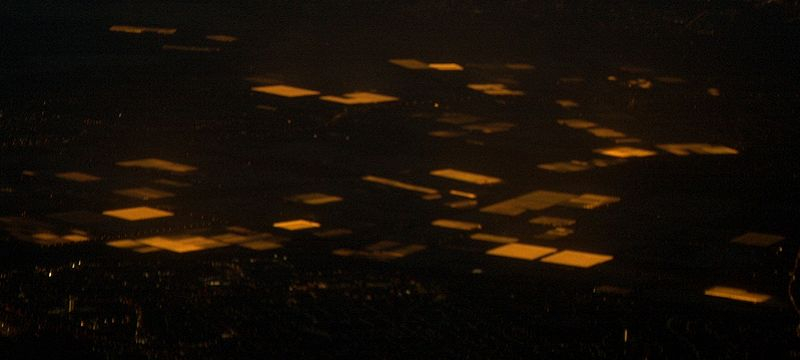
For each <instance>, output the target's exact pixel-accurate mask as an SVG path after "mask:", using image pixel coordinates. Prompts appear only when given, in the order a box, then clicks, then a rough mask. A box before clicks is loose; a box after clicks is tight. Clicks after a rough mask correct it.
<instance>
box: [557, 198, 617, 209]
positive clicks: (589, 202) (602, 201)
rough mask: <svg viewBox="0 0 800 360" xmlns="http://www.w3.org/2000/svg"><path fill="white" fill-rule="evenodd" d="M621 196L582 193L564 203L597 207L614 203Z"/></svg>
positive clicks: (582, 207) (580, 206)
mask: <svg viewBox="0 0 800 360" xmlns="http://www.w3.org/2000/svg"><path fill="white" fill-rule="evenodd" d="M619 201H620V198H618V197H616V196H606V195H598V194H582V195H581V196H578V197H576V198H572V199H569V200H568V201H566V202H564V203H563V204H562V205H565V206H571V207H577V208H581V209H596V208H598V207H601V206H603V205H608V204H613V203H615V202H619Z"/></svg>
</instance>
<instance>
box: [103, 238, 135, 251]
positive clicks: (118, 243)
mask: <svg viewBox="0 0 800 360" xmlns="http://www.w3.org/2000/svg"><path fill="white" fill-rule="evenodd" d="M106 245H108V246H111V247H115V248H120V249H130V248H135V247H140V246H142V243H140V242H138V241H135V240H130V239H125V240H115V241H109V242H107V243H106Z"/></svg>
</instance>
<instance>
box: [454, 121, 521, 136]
mask: <svg viewBox="0 0 800 360" xmlns="http://www.w3.org/2000/svg"><path fill="white" fill-rule="evenodd" d="M515 126H517V124H514V123H510V122H493V123H480V124H470V125H464V126H462V127H461V128H462V129H464V130H471V131H480V132H482V133H484V134H493V133H498V132H505V131H508V130H511V128H513V127H515Z"/></svg>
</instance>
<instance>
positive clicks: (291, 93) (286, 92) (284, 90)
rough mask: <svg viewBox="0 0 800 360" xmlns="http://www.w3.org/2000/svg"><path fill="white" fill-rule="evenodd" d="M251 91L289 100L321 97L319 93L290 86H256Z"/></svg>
mask: <svg viewBox="0 0 800 360" xmlns="http://www.w3.org/2000/svg"><path fill="white" fill-rule="evenodd" d="M250 90H253V91H255V92H260V93H264V94H270V95H277V96H283V97H288V98H294V97H301V96H312V95H319V91H316V90H309V89H303V88H299V87H294V86H289V85H267V86H255V87H252V88H250Z"/></svg>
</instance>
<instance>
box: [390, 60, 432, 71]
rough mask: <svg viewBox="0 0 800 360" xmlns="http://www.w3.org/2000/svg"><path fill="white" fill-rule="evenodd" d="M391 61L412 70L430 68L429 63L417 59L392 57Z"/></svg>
mask: <svg viewBox="0 0 800 360" xmlns="http://www.w3.org/2000/svg"><path fill="white" fill-rule="evenodd" d="M389 62H390V63H392V64H395V65H397V66H401V67H404V68H406V69H411V70H428V69H430V68H429V67H428V64H427V63H424V62H422V61H419V60H417V59H391V60H389Z"/></svg>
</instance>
